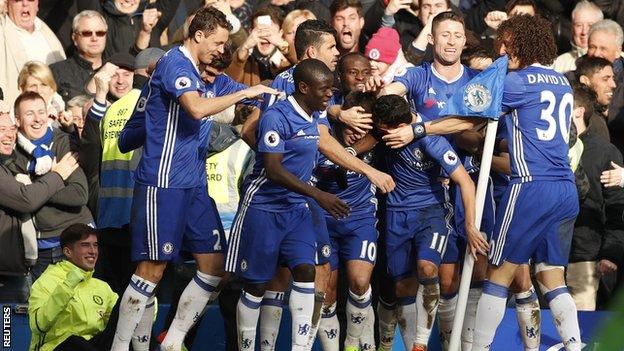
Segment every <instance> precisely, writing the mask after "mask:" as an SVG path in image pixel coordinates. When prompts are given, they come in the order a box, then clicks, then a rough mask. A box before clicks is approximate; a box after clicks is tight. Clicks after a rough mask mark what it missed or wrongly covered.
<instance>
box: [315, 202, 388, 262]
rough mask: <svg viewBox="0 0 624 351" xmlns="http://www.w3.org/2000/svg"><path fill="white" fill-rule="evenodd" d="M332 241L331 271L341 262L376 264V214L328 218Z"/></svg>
mask: <svg viewBox="0 0 624 351" xmlns="http://www.w3.org/2000/svg"><path fill="white" fill-rule="evenodd" d="M326 220H327V229H328V230H329V240H330V241H331V248H332V250H331V258H330V260H329V263H330V264H331V269H332V271H333V270H336V269H338V266H339V264H340V261H342V262H346V261H352V260H360V261H366V262H369V263H371V264H373V265H374V264H375V260H376V259H377V235H378V233H377V227H376V225H377V218H375V213H368V214H365V215H360V216H357V217H353V216H349V217H347V218H345V219H334V218H333V217H326Z"/></svg>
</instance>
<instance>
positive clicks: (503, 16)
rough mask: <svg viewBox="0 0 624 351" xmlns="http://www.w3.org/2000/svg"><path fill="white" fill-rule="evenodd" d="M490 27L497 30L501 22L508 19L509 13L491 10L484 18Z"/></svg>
mask: <svg viewBox="0 0 624 351" xmlns="http://www.w3.org/2000/svg"><path fill="white" fill-rule="evenodd" d="M483 20H484V21H485V24H487V26H488V27H490V28H492V29H494V30H497V29H498V27H499V26H500V25H501V23H503V22H505V21H506V20H507V13H505V12H503V11H490V12H488V14H487V15H485V18H484V19H483Z"/></svg>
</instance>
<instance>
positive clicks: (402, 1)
mask: <svg viewBox="0 0 624 351" xmlns="http://www.w3.org/2000/svg"><path fill="white" fill-rule="evenodd" d="M411 4H412V0H390V2H388V5H387V6H386V9H385V10H384V13H385V14H386V15H388V16H394V14H396V13H397V12H399V10H402V9H409V7H410V5H411Z"/></svg>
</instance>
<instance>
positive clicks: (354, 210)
mask: <svg viewBox="0 0 624 351" xmlns="http://www.w3.org/2000/svg"><path fill="white" fill-rule="evenodd" d="M372 158H373V153H372V152H371V151H369V152H367V153H365V154H363V155H362V156H361V160H362V161H364V162H365V163H366V164H370V163H371V161H372ZM318 162H319V163H318V165H317V166H316V168H315V169H314V177H313V178H314V182H315V184H316V187H317V188H319V189H321V190H323V191H325V192H328V193H331V194H334V195H336V196H338V197H339V198H341V199H342V200H343V201H344V202H346V203H347V205H349V207H350V208H351V212H350V214H351V215H360V214H366V213H373V212H374V211H375V210H376V208H377V199H376V198H375V192H376V190H377V187H375V185H373V184H372V183H371V182H370V180H368V178H367V177H366V176H363V175H361V174H359V173H356V172H353V171H346V179H344V181H345V183H346V185H347V187H346V189H342V188H341V187H340V186H339V184H338V180H337V179H336V177H337V172H341V171H340V170H339V167H338V166H337V165H335V164H334V163H333V162H332V161H331V160H329V159H327V157H325V156H324V155H322V154H320V158H319V161H318ZM342 172H344V171H342ZM342 174H344V173H342ZM340 176H341V175H338V177H340ZM326 215H327V216H329V214H327V213H326Z"/></svg>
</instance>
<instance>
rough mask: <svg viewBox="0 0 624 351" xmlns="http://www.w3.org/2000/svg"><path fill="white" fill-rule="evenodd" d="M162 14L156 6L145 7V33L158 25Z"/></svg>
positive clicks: (142, 28)
mask: <svg viewBox="0 0 624 351" xmlns="http://www.w3.org/2000/svg"><path fill="white" fill-rule="evenodd" d="M160 16H162V13H161V12H160V11H158V10H157V9H155V8H151V9H145V10H144V11H143V24H142V27H141V30H142V31H143V32H145V33H151V32H152V29H154V27H156V23H158V19H159V18H160Z"/></svg>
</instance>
